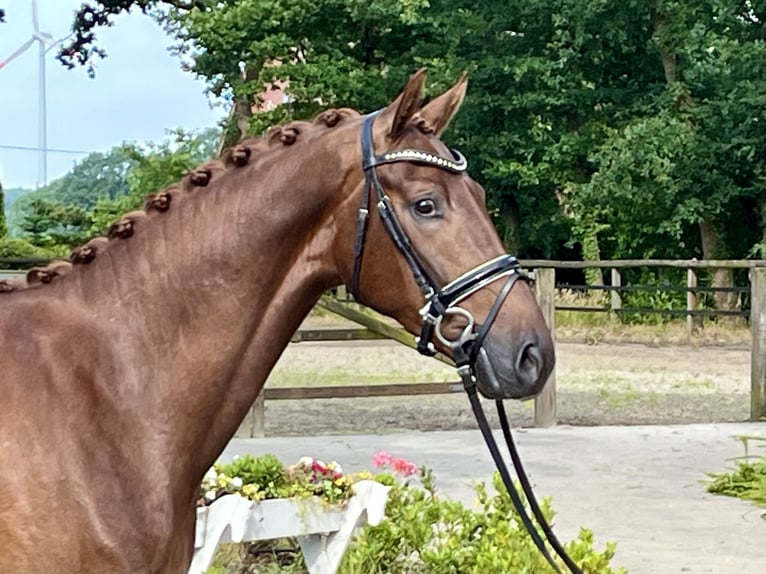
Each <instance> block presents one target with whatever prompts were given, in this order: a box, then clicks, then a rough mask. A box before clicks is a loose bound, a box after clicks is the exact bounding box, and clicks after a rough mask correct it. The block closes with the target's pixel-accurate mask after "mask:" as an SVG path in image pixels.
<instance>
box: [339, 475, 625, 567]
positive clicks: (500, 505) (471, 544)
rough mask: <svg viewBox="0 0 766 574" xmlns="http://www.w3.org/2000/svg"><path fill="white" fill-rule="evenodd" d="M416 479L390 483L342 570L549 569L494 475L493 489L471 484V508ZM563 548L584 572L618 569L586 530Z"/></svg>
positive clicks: (610, 548) (549, 513)
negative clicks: (382, 514) (376, 517)
mask: <svg viewBox="0 0 766 574" xmlns="http://www.w3.org/2000/svg"><path fill="white" fill-rule="evenodd" d="M421 477H422V487H418V486H415V485H412V484H403V485H402V484H394V487H393V488H392V490H391V493H390V495H389V502H388V506H387V507H386V520H384V521H383V522H382V523H381V524H379V525H378V526H374V527H371V526H368V527H366V528H364V529H363V530H362V532H361V534H360V535H359V536H358V538H357V540H356V542H355V543H354V544H353V545H352V546H351V547H350V548H349V550H348V552H347V554H346V556H345V557H344V560H343V563H342V565H341V568H340V572H341V573H342V574H362V573H364V574H384V573H392V574H393V573H396V574H421V573H423V574H425V573H435V574H436V573H438V574H449V573H454V574H458V573H459V574H471V573H476V574H486V573H488V572H512V573H514V574H547V573H549V572H553V570H552V569H551V567H550V566H549V565H548V564H547V563H546V562H545V559H544V558H543V556H542V555H541V554H540V552H539V551H538V550H537V548H536V547H535V545H534V543H533V542H532V539H531V537H530V535H529V533H528V532H527V531H526V529H525V528H524V526H523V524H522V523H521V519H520V518H519V515H518V514H517V513H516V511H515V509H514V508H513V504H512V502H511V498H510V496H509V495H508V493H507V491H506V490H505V487H504V486H503V484H502V482H501V480H500V477H499V474H497V473H495V477H494V479H493V484H494V487H495V490H496V492H497V494H494V495H490V494H489V492H488V490H487V488H486V486H485V485H483V484H479V485H477V486H476V495H477V501H476V506H475V508H473V509H469V508H466V507H465V506H464V505H462V504H461V503H460V502H455V501H450V500H444V499H441V498H440V497H439V496H438V495H437V494H436V491H435V488H434V480H433V477H432V475H431V473H430V472H429V471H428V470H423V471H422V474H421ZM542 508H543V511H544V513H545V515H546V517H547V518H548V519H551V518H552V517H553V510H552V509H551V506H550V501H548V500H545V501H543V503H542ZM565 547H566V549H567V552H569V554H570V555H571V556H572V558H573V559H574V560H575V562H577V563H578V564H580V565H581V566H582V567H583V571H584V572H586V573H587V574H618V573H624V572H625V571H624V570H622V569H618V570H613V569H612V568H611V567H610V565H609V561H610V560H611V559H612V557H613V555H614V550H615V545H614V544H609V543H608V544H607V545H606V548H605V550H603V551H602V552H599V551H597V550H595V549H594V537H593V533H592V532H591V531H589V530H587V529H582V530H581V531H580V533H579V535H578V537H577V539H575V540H573V541H571V542H569V543H567V544H565Z"/></svg>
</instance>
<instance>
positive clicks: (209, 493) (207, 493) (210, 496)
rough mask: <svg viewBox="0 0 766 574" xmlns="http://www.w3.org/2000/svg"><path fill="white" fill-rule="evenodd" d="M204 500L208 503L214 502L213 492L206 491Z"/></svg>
mask: <svg viewBox="0 0 766 574" xmlns="http://www.w3.org/2000/svg"><path fill="white" fill-rule="evenodd" d="M205 500H209V501H210V502H213V501H214V500H215V490H208V491H207V492H206V493H205Z"/></svg>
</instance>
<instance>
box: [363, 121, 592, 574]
mask: <svg viewBox="0 0 766 574" xmlns="http://www.w3.org/2000/svg"><path fill="white" fill-rule="evenodd" d="M379 113H380V111H377V112H374V113H372V114H369V115H367V116H366V117H365V118H364V123H363V125H362V168H363V169H364V177H365V182H364V191H363V194H362V201H361V205H360V207H359V211H358V217H357V226H356V237H355V240H354V267H353V274H352V279H351V286H350V288H351V294H352V295H353V296H354V298H355V299H356V300H357V301H359V300H360V293H359V282H360V274H361V270H362V260H363V255H364V247H365V237H366V234H367V223H368V221H369V213H370V201H371V199H372V198H373V194H374V201H375V203H376V207H377V211H378V215H379V216H380V219H381V221H382V223H383V226H384V227H385V229H386V231H387V232H388V234H389V236H390V237H391V239H392V240H393V241H394V244H395V245H396V247H397V249H398V250H399V251H400V252H401V254H402V255H403V256H404V259H405V261H407V265H408V266H409V268H410V270H411V271H412V275H413V277H414V278H415V282H416V283H417V284H418V287H419V288H420V291H421V293H422V294H423V296H424V298H425V300H426V303H425V305H424V306H423V308H422V309H421V310H420V315H421V317H422V318H423V323H422V327H421V332H420V336H419V337H417V339H416V340H417V350H418V352H420V353H421V354H423V355H428V356H432V355H434V354H435V353H436V349H435V347H434V344H433V338H434V337H436V339H437V340H439V341H440V342H441V343H443V344H444V345H445V346H447V347H449V348H450V349H451V350H452V355H453V359H454V360H455V364H456V366H457V372H458V374H459V375H460V379H461V382H462V383H463V388H464V389H465V391H466V394H467V395H468V399H469V401H470V403H471V408H472V410H473V413H474V416H475V417H476V421H477V422H478V424H479V429H480V430H481V433H482V435H483V436H484V441H485V442H486V444H487V447H488V448H489V451H490V454H491V455H492V459H493V460H494V462H495V466H496V467H497V470H498V471H499V473H500V476H501V478H502V480H503V484H504V485H505V487H506V489H507V490H508V494H509V495H510V497H511V501H512V502H513V505H514V507H515V508H516V511H517V512H518V513H519V516H520V518H521V521H522V523H523V524H524V527H525V528H526V529H527V530H528V532H529V534H530V536H531V538H532V540H533V542H534V543H535V546H537V548H538V550H539V551H540V552H541V553H542V555H543V556H544V557H545V559H546V560H547V561H548V563H549V564H550V565H551V567H552V568H553V570H554V571H555V572H556V573H557V574H562V571H561V569H560V568H559V565H558V564H557V563H556V562H555V561H554V559H553V557H552V556H551V554H550V552H549V551H548V548H547V547H546V546H545V542H544V540H543V538H542V536H541V535H540V532H539V531H538V529H537V527H536V526H535V524H534V523H533V522H532V519H531V517H530V516H529V513H528V512H527V509H526V506H525V504H524V501H523V500H522V498H521V495H520V494H519V492H518V491H517V490H516V488H515V487H514V484H513V479H512V478H511V475H510V472H509V471H508V467H507V466H506V464H505V461H504V460H503V455H502V454H501V452H500V449H499V448H498V446H497V442H496V441H495V438H494V436H493V435H492V430H491V429H490V426H489V422H488V421H487V417H486V416H485V414H484V410H483V409H482V406H481V402H480V401H479V396H478V392H477V388H476V368H475V365H476V361H477V358H478V357H479V355H480V354H481V353H484V352H485V351H484V350H483V346H482V344H483V342H484V339H485V338H486V336H487V334H488V333H489V330H490V328H491V327H492V324H493V323H494V321H495V319H496V318H497V315H498V313H499V312H500V309H501V307H502V305H503V303H504V302H505V300H506V298H507V297H508V295H509V294H510V292H511V289H513V286H514V284H515V283H516V281H518V280H519V279H523V280H527V281H528V280H529V279H528V277H527V276H526V275H524V274H523V273H522V272H521V266H520V264H519V262H518V261H517V259H516V258H515V257H513V256H511V255H508V254H504V255H500V256H499V257H495V258H494V259H491V260H489V261H487V262H485V263H483V264H481V265H478V266H477V267H474V268H473V269H471V270H469V271H468V272H466V273H464V274H463V275H461V276H460V277H458V278H457V279H455V280H453V281H451V282H449V283H447V284H446V285H444V286H443V287H438V286H437V284H436V283H435V282H434V281H433V279H432V278H431V277H430V275H429V274H428V271H427V270H426V267H425V266H424V265H423V263H422V262H421V260H420V258H419V256H418V254H417V252H416V251H415V249H414V247H413V246H412V243H411V242H410V240H409V238H408V237H407V234H406V233H405V231H404V229H403V228H402V226H401V223H400V222H399V220H398V218H397V216H396V212H395V211H394V206H393V203H392V202H391V198H390V197H389V196H388V195H387V194H386V192H385V190H384V189H383V187H382V185H381V183H380V180H379V179H378V175H377V172H376V169H375V168H376V167H377V166H379V165H385V164H390V163H396V162H411V163H418V164H424V165H431V166H434V167H436V168H439V169H443V170H446V171H449V172H451V173H455V174H461V173H463V172H465V171H466V169H467V167H468V163H467V161H466V159H465V157H464V156H463V155H462V154H461V153H460V152H458V151H456V150H451V151H452V157H451V158H445V157H442V156H440V155H437V154H435V153H432V152H428V151H423V150H418V149H410V148H408V149H400V150H391V151H387V152H385V153H383V154H379V155H376V154H375V149H374V145H373V124H374V122H375V118H376V117H377V116H378V114H379ZM501 278H505V282H504V284H503V287H502V288H501V290H500V293H499V294H498V296H497V298H496V299H495V302H494V303H493V305H492V307H491V308H490V311H489V313H488V315H487V317H486V319H485V321H484V323H483V324H480V325H477V323H476V321H475V319H474V317H473V316H472V315H471V314H470V313H469V312H468V311H467V310H466V309H464V308H462V307H459V306H458V304H459V303H460V302H461V301H463V300H464V299H467V298H468V297H470V296H471V295H472V294H474V293H475V292H477V291H479V290H480V289H483V288H484V287H485V286H487V285H489V284H490V283H493V282H494V281H497V280H498V279H501ZM450 315H460V316H462V317H463V318H465V319H466V320H467V325H466V327H465V328H464V329H463V331H462V332H461V334H460V335H459V336H458V337H457V339H449V338H447V337H446V336H445V335H444V333H443V332H442V330H441V326H442V323H443V321H444V319H445V318H447V317H449V316H450ZM495 404H496V406H497V412H498V417H499V419H500V426H501V428H502V432H503V437H504V438H505V442H506V445H507V447H508V450H509V452H510V456H511V461H512V463H513V467H514V470H515V472H516V476H517V478H518V480H519V483H520V485H521V489H522V491H523V492H524V496H525V498H526V500H527V504H528V505H529V508H530V509H531V511H532V514H533V515H534V517H535V519H536V521H537V523H538V524H539V525H540V529H541V530H542V531H543V534H544V535H545V538H546V539H547V541H548V543H549V544H550V546H551V548H553V550H554V551H555V553H556V554H557V555H558V556H559V558H561V560H562V561H563V562H564V564H566V566H567V568H568V569H569V571H570V572H571V573H572V574H583V572H582V570H581V569H580V567H579V566H577V564H575V562H574V561H573V560H572V558H570V557H569V555H568V554H567V552H566V550H565V549H564V547H563V546H562V545H561V543H560V542H559V540H558V538H557V537H556V535H555V534H554V533H553V530H552V529H551V527H550V525H549V524H548V521H547V520H546V519H545V516H544V515H543V512H542V510H541V509H540V505H539V504H538V502H537V499H536V498H535V495H534V492H533V491H532V486H531V484H530V482H529V478H528V476H527V473H526V471H525V470H524V466H523V464H522V462H521V457H520V456H519V453H518V450H517V448H516V444H515V442H514V440H513V437H512V436H511V429H510V425H509V423H508V417H507V416H506V412H505V407H504V406H503V401H502V400H501V399H497V400H496V401H495Z"/></svg>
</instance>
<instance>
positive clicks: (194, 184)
mask: <svg viewBox="0 0 766 574" xmlns="http://www.w3.org/2000/svg"><path fill="white" fill-rule="evenodd" d="M359 117H361V114H360V113H359V112H357V111H356V110H354V109H351V108H331V109H327V110H324V111H322V112H320V113H318V114H317V115H316V116H315V117H314V118H313V119H312V120H311V121H293V122H290V123H288V124H285V125H283V126H278V127H275V128H272V129H271V130H269V131H268V132H267V133H266V134H265V135H264V136H263V137H259V138H254V137H248V138H244V139H242V140H240V141H239V142H238V143H237V144H235V145H233V146H231V147H229V148H227V149H225V150H224V151H223V153H222V154H221V157H220V158H218V159H214V160H211V161H208V162H205V163H204V164H202V165H200V166H198V167H196V168H194V169H192V170H190V171H189V172H188V173H187V174H186V175H185V176H184V177H183V178H182V179H181V182H180V183H176V184H172V185H170V186H168V187H166V188H164V189H162V190H160V191H157V192H154V193H151V194H149V195H148V196H147V197H146V198H145V200H144V202H143V209H141V210H136V211H131V212H129V213H126V214H124V215H123V216H121V217H120V218H119V219H118V220H117V221H115V222H114V223H112V225H111V226H110V227H109V229H108V230H107V233H106V236H105V237H94V238H92V239H90V240H89V241H88V242H86V243H84V244H83V245H80V246H78V247H75V248H74V249H73V250H72V252H71V253H70V256H69V260H68V261H62V260H56V261H53V262H51V263H50V264H49V265H47V266H42V267H35V268H33V269H30V270H29V271H28V272H27V274H26V276H25V277H23V278H14V279H3V280H0V295H1V294H11V293H13V294H15V293H19V292H24V291H27V290H29V289H30V288H33V287H39V286H41V285H47V284H49V283H52V282H54V281H58V280H59V279H60V278H62V277H64V276H65V275H67V274H69V273H70V271H71V270H72V269H73V268H79V267H84V266H88V265H89V264H90V263H92V262H93V261H95V260H96V258H97V257H98V256H99V255H101V254H103V253H105V252H106V251H107V250H109V246H110V245H111V244H112V243H114V242H116V241H124V240H127V239H129V238H131V237H133V236H134V235H135V234H136V233H137V232H140V230H141V228H142V227H144V226H147V225H151V224H153V221H154V220H156V219H159V218H161V216H162V215H164V214H165V213H167V212H168V211H170V210H171V209H173V208H174V207H177V205H178V203H179V202H180V201H186V200H189V199H192V198H193V197H194V196H195V195H198V193H197V192H198V191H199V190H201V189H203V188H211V187H213V186H215V185H216V184H219V183H220V182H221V180H222V179H223V178H224V176H225V175H226V174H227V173H230V172H232V171H237V170H241V169H242V168H257V165H258V161H257V160H258V159H259V158H260V157H262V156H263V154H264V153H265V152H270V151H272V150H276V149H289V148H290V147H291V146H292V145H293V144H295V143H296V142H299V141H302V140H308V139H312V138H313V137H314V136H316V135H321V134H323V133H325V132H327V131H328V130H331V129H332V128H335V127H336V126H339V125H342V124H343V123H344V122H346V121H347V120H349V119H354V118H359ZM424 133H427V132H424Z"/></svg>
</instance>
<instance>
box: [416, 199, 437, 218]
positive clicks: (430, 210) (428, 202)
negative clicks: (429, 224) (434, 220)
mask: <svg viewBox="0 0 766 574" xmlns="http://www.w3.org/2000/svg"><path fill="white" fill-rule="evenodd" d="M415 212H416V213H417V214H418V215H420V216H422V217H433V216H435V215H436V202H435V201H434V200H433V199H420V200H418V201H416V202H415Z"/></svg>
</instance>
